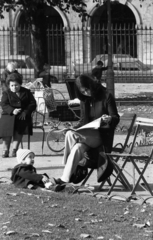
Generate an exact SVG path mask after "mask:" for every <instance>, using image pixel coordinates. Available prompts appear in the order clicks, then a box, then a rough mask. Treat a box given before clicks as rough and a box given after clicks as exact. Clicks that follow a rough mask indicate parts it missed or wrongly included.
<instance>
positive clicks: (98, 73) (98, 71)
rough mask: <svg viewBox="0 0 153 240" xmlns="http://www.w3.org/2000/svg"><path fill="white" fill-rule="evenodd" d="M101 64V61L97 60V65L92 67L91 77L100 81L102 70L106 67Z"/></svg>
mask: <svg viewBox="0 0 153 240" xmlns="http://www.w3.org/2000/svg"><path fill="white" fill-rule="evenodd" d="M103 65H104V64H103V62H102V61H100V60H99V61H98V62H97V65H96V66H95V67H94V68H93V69H92V77H94V78H96V79H98V80H99V82H100V83H101V78H102V72H103V71H105V70H107V69H108V66H107V67H103Z"/></svg>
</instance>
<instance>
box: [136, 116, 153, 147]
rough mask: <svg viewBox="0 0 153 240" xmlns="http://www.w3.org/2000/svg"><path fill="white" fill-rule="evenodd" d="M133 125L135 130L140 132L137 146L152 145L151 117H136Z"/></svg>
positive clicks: (152, 123)
mask: <svg viewBox="0 0 153 240" xmlns="http://www.w3.org/2000/svg"><path fill="white" fill-rule="evenodd" d="M135 125H136V126H137V129H136V131H139V133H141V137H142V140H141V142H140V144H139V146H141V147H144V146H152V145H153V131H152V129H153V119H151V118H142V117H137V119H136V122H135Z"/></svg>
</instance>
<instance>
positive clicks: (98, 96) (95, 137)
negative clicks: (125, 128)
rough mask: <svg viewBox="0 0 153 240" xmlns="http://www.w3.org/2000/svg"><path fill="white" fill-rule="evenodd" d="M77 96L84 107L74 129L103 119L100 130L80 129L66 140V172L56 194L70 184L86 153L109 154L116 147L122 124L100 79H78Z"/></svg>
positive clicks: (56, 180) (70, 131)
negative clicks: (94, 150)
mask: <svg viewBox="0 0 153 240" xmlns="http://www.w3.org/2000/svg"><path fill="white" fill-rule="evenodd" d="M76 93H77V97H78V99H79V100H80V103H81V119H80V121H79V123H78V125H77V126H76V127H75V128H80V127H81V126H83V125H85V124H87V123H89V122H91V121H93V120H95V119H98V118H101V124H100V128H98V129H94V128H93V129H78V130H77V131H78V133H79V135H78V134H77V132H75V131H73V130H68V131H67V132H66V136H65V151H64V159H63V161H64V164H65V168H64V171H63V174H62V176H61V177H60V178H58V179H55V183H56V189H55V191H61V190H63V189H64V187H65V186H64V185H63V183H68V182H70V181H71V176H72V174H73V173H74V172H75V170H76V168H77V165H78V164H79V162H80V161H81V160H82V159H83V157H84V153H85V152H87V151H88V150H90V149H91V148H93V149H96V148H100V147H101V146H102V145H103V146H104V148H105V151H107V152H110V151H111V148H112V144H113V137H114V130H115V128H116V126H117V124H118V122H119V115H118V111H117V107H116V103H115V99H114V97H113V95H112V94H111V93H109V92H108V91H107V89H106V88H105V87H103V86H102V85H101V84H100V83H99V81H98V80H97V79H93V78H92V77H90V76H88V75H84V74H82V75H80V76H79V77H78V78H77V79H76Z"/></svg>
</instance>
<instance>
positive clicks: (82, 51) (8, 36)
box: [0, 24, 153, 83]
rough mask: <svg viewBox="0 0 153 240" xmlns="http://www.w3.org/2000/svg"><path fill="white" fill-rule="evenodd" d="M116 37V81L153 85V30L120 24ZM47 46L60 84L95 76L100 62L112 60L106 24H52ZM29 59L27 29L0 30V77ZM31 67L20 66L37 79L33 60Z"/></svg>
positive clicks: (29, 77) (27, 78)
mask: <svg viewBox="0 0 153 240" xmlns="http://www.w3.org/2000/svg"><path fill="white" fill-rule="evenodd" d="M112 34H113V35H112V39H113V44H112V46H113V61H114V59H115V60H116V61H118V62H117V63H115V64H114V65H113V66H114V71H115V82H125V83H132V82H144V83H151V82H153V29H152V28H151V27H149V28H148V27H143V26H141V27H135V26H134V25H131V24H129V25H127V24H124V25H123V24H122V25H120V26H119V25H117V24H116V25H112ZM46 44H47V46H46V51H47V53H46V54H45V55H46V56H47V59H46V62H47V63H49V64H50V65H51V68H52V71H51V74H52V75H55V76H56V77H57V78H58V79H59V81H60V82H61V81H62V82H63V81H65V79H66V78H67V77H70V78H71V77H72V76H74V77H75V76H76V75H79V74H81V73H91V70H92V68H93V67H94V66H95V64H96V62H97V61H98V60H100V59H101V60H102V61H104V62H105V61H106V60H107V59H108V56H107V54H108V53H107V51H108V46H107V26H106V25H91V26H90V27H81V28H79V27H75V28H73V29H71V28H69V27H67V28H65V29H63V26H59V25H52V26H50V27H49V28H48V29H47V31H46ZM28 56H29V57H30V58H29V59H32V56H33V54H32V41H31V36H30V30H29V29H28V28H27V27H23V26H22V27H20V28H18V29H13V28H4V27H3V28H2V29H0V74H1V73H2V71H3V70H4V68H5V66H6V64H7V62H8V61H18V63H19V61H20V62H21V60H22V61H25V60H26V61H28V60H27V57H28ZM128 57H129V59H128ZM119 58H120V60H118V59H119ZM125 58H126V59H125ZM127 59H128V60H127ZM30 61H31V64H30ZM29 64H30V65H29ZM29 64H27V63H26V67H27V69H24V67H23V65H22V66H20V64H19V66H18V68H19V69H18V70H19V72H21V73H22V74H23V77H24V80H25V81H30V80H33V79H34V67H33V64H32V60H29ZM105 77H106V76H105V74H103V78H104V79H105Z"/></svg>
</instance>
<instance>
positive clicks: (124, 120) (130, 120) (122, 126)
mask: <svg viewBox="0 0 153 240" xmlns="http://www.w3.org/2000/svg"><path fill="white" fill-rule="evenodd" d="M135 120H136V114H133V113H124V114H123V115H121V117H120V123H119V124H118V126H117V128H116V131H115V135H114V138H118V136H120V134H122V136H124V142H118V143H115V145H114V146H113V148H112V152H115V153H123V152H125V150H126V149H127V146H128V145H130V143H129V142H130V137H131V134H132V132H133V127H134V123H135ZM122 139H123V138H122ZM119 158H120V157H119V156H117V157H116V158H115V159H113V161H115V162H118V160H119ZM93 161H94V160H93ZM95 161H96V159H95ZM87 166H88V165H87ZM95 169H97V168H96V166H94V168H93V167H89V173H88V175H87V177H86V178H85V179H84V181H83V182H82V183H81V186H84V185H85V184H86V182H87V180H88V179H89V177H90V176H91V174H92V173H93V171H94V170H95ZM114 172H115V173H116V174H117V173H118V171H117V169H116V167H114ZM114 172H113V175H114ZM114 176H116V175H114ZM118 179H119V181H120V182H121V183H122V184H123V185H124V187H126V188H129V187H130V186H129V183H128V181H127V180H126V178H125V177H124V175H123V174H122V175H121V176H120V177H119V178H118ZM106 182H108V184H109V185H110V186H111V180H110V178H108V179H107V180H106V181H103V182H102V183H101V184H100V186H99V187H98V189H99V190H101V189H102V187H103V186H104V184H105V183H106Z"/></svg>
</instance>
